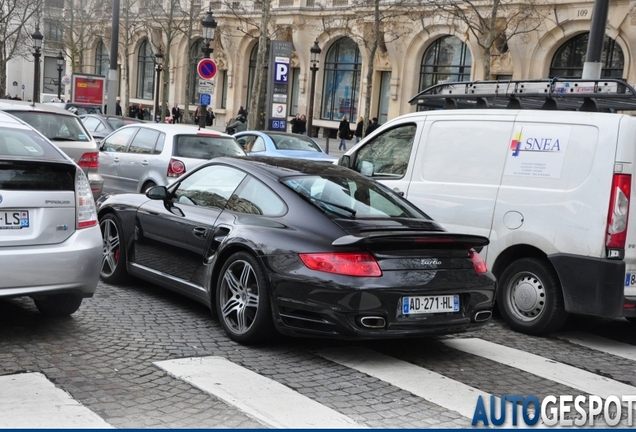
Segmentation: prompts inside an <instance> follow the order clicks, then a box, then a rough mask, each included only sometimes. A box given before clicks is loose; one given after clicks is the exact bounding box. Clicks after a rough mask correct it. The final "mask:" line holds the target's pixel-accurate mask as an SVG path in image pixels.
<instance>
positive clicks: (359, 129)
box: [354, 117, 364, 144]
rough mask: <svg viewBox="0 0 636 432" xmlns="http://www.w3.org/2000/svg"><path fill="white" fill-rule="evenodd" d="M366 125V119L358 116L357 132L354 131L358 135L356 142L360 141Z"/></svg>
mask: <svg viewBox="0 0 636 432" xmlns="http://www.w3.org/2000/svg"><path fill="white" fill-rule="evenodd" d="M363 127H364V119H363V118H362V117H358V124H356V132H355V133H354V135H355V137H356V144H358V143H359V142H360V140H361V139H362V128H363Z"/></svg>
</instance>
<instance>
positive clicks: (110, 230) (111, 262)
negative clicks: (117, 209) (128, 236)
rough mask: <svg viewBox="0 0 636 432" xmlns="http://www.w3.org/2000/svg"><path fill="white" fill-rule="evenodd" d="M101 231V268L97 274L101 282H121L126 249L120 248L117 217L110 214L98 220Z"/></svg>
mask: <svg viewBox="0 0 636 432" xmlns="http://www.w3.org/2000/svg"><path fill="white" fill-rule="evenodd" d="M99 227H100V228H101V230H102V252H103V254H102V268H101V270H100V272H99V275H100V276H101V278H102V280H103V281H104V282H108V283H119V282H123V281H124V280H125V279H126V277H127V276H128V273H127V271H126V249H125V247H123V246H122V240H123V235H122V230H121V226H120V225H119V221H118V220H117V217H116V216H115V215H113V214H111V213H108V214H106V215H104V216H103V217H102V218H101V219H100V220H99Z"/></svg>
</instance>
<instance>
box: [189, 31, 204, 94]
mask: <svg viewBox="0 0 636 432" xmlns="http://www.w3.org/2000/svg"><path fill="white" fill-rule="evenodd" d="M204 45H205V44H204V43H203V39H198V40H197V41H196V42H194V43H193V44H192V45H191V46H190V77H189V82H190V91H189V98H190V103H191V104H198V103H199V92H198V88H197V87H199V73H198V72H197V65H198V64H199V61H201V60H202V59H203V47H204Z"/></svg>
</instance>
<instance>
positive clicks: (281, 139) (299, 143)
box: [269, 134, 322, 153]
mask: <svg viewBox="0 0 636 432" xmlns="http://www.w3.org/2000/svg"><path fill="white" fill-rule="evenodd" d="M269 137H270V138H271V139H272V141H274V145H275V146H276V148H277V149H279V150H301V151H313V152H320V153H322V150H321V149H320V147H319V146H318V144H316V143H315V142H314V141H313V140H312V139H310V138H306V137H304V136H303V135H298V136H289V135H276V134H269Z"/></svg>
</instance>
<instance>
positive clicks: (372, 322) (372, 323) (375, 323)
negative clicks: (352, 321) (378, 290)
mask: <svg viewBox="0 0 636 432" xmlns="http://www.w3.org/2000/svg"><path fill="white" fill-rule="evenodd" d="M360 324H361V325H362V327H366V328H372V329H381V328H384V327H386V320H385V319H384V318H383V317H380V316H367V317H362V318H360Z"/></svg>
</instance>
